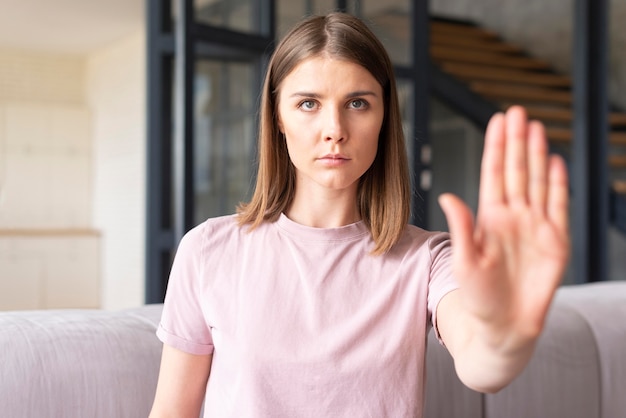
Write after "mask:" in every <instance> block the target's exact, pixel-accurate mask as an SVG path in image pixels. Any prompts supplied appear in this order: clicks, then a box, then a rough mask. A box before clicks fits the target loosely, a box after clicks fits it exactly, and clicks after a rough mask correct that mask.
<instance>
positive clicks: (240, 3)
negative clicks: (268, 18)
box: [194, 0, 263, 34]
mask: <svg viewBox="0 0 626 418" xmlns="http://www.w3.org/2000/svg"><path fill="white" fill-rule="evenodd" d="M261 3H262V2H261V1H259V0H194V8H195V16H196V21H198V22H200V23H204V24H207V25H211V26H219V27H223V28H227V29H231V30H235V31H239V32H247V33H255V34H261V33H260V32H261V28H262V25H261V19H262V17H263V13H261V10H260V8H261V7H263V6H262V4H261Z"/></svg>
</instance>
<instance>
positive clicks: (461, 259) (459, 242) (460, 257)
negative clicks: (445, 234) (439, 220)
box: [439, 193, 476, 266]
mask: <svg viewBox="0 0 626 418" xmlns="http://www.w3.org/2000/svg"><path fill="white" fill-rule="evenodd" d="M439 205H440V206H441V209H442V210H443V213H444V214H445V215H446V220H447V221H448V228H449V229H450V236H451V238H452V245H453V248H454V261H455V263H458V265H462V266H469V265H471V264H472V263H473V262H474V260H476V249H475V245H474V239H473V236H474V217H473V216H472V211H471V210H470V209H469V208H468V207H467V205H466V204H465V203H463V201H462V200H461V199H459V198H458V197H456V196H455V195H453V194H450V193H446V194H443V195H441V196H439Z"/></svg>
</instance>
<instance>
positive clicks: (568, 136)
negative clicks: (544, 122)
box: [546, 127, 626, 145]
mask: <svg viewBox="0 0 626 418" xmlns="http://www.w3.org/2000/svg"><path fill="white" fill-rule="evenodd" d="M546 136H547V137H548V139H549V140H550V141H555V142H569V141H571V140H572V130H571V129H569V128H554V127H547V128H546ZM609 143H611V144H613V145H626V132H609Z"/></svg>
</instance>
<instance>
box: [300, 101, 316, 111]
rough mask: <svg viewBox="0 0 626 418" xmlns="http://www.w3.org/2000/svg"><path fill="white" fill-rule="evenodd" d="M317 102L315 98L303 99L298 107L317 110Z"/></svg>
mask: <svg viewBox="0 0 626 418" xmlns="http://www.w3.org/2000/svg"><path fill="white" fill-rule="evenodd" d="M316 106H317V103H315V101H314V100H303V101H301V102H300V104H298V107H299V108H300V109H302V110H315V107H316Z"/></svg>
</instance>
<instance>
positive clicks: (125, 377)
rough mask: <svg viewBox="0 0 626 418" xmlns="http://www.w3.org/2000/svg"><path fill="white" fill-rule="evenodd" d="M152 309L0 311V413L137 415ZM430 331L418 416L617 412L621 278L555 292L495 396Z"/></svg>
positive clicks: (624, 321) (150, 369)
mask: <svg viewBox="0 0 626 418" xmlns="http://www.w3.org/2000/svg"><path fill="white" fill-rule="evenodd" d="M160 312H161V306H160V305H148V306H144V307H140V308H137V309H132V310H126V311H116V312H107V311H98V310H57V311H23V312H2V313H0V330H1V332H0V353H1V354H2V357H1V358H2V363H1V366H0V416H2V417H11V418H22V417H28V418H43V417H59V418H66V417H70V418H71V417H77V418H85V417H90V418H91V417H94V418H99V417H103V418H104V417H106V418H117V417H128V418H137V417H146V416H147V414H148V412H149V409H150V405H151V403H152V398H153V395H154V390H155V386H156V379H157V374H158V367H159V359H160V353H161V344H160V342H159V341H158V340H157V339H156V337H155V328H156V325H157V323H158V320H159V317H160ZM429 338H430V339H429V351H428V357H427V376H428V377H427V388H426V398H427V401H426V405H425V415H424V416H425V417H427V418H438V417H439V418H457V417H458V418H474V417H488V418H516V417H520V418H521V417H524V418H533V417H536V418H560V417H563V418H596V417H597V418H624V417H626V282H611V283H599V284H588V285H580V286H571V287H563V288H561V289H559V291H558V294H557V297H556V299H555V301H554V304H553V306H552V309H551V311H550V316H549V319H548V322H547V326H546V331H545V333H544V334H543V336H542V338H541V340H540V342H539V344H538V346H537V350H536V353H535V356H534V357H533V359H532V361H531V363H530V364H529V366H528V367H527V369H526V370H525V371H524V372H523V374H522V375H520V376H519V377H518V378H517V379H516V380H515V381H514V382H513V383H512V384H511V385H510V386H508V387H507V388H505V389H504V390H502V391H500V392H499V393H497V394H494V395H482V394H479V393H476V392H473V391H471V390H469V389H467V388H465V387H464V386H463V385H462V384H461V383H460V382H459V381H458V379H457V378H456V375H455V373H454V369H453V365H452V361H451V358H450V356H449V355H448V353H447V352H446V351H445V349H443V348H442V347H440V346H439V344H438V343H437V342H436V341H435V340H434V338H432V335H431V336H430V337H429Z"/></svg>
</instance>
